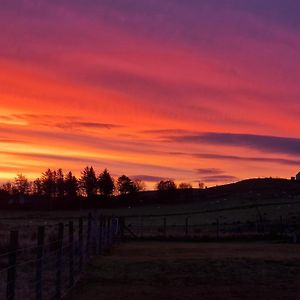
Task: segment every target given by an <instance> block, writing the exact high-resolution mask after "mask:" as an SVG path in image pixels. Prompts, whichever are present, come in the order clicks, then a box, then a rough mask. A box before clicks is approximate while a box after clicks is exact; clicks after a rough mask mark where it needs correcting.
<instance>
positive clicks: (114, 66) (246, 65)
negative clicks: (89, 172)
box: [0, 0, 300, 189]
mask: <svg viewBox="0 0 300 300" xmlns="http://www.w3.org/2000/svg"><path fill="white" fill-rule="evenodd" d="M0 4H1V8H0V28H1V31H0V182H5V181H6V180H8V179H11V178H14V177H15V176H16V173H23V174H25V175H27V176H28V177H29V178H35V177H37V176H39V175H40V173H41V172H43V171H45V170H46V169H47V168H58V167H62V168H63V170H65V171H68V170H72V171H74V172H75V174H76V175H80V170H82V169H83V168H84V167H85V166H86V165H93V166H94V167H95V168H96V169H97V170H98V171H102V170H103V169H104V168H105V167H107V168H108V169H109V171H110V172H111V173H112V174H113V175H114V176H118V175H122V174H123V173H125V174H126V175H128V176H131V177H133V178H135V177H139V178H141V179H144V180H145V181H146V182H147V186H148V188H150V189H151V188H152V187H153V185H154V183H156V182H157V181H159V180H160V179H162V178H172V179H174V180H176V182H181V181H185V182H192V183H194V186H196V185H197V184H196V182H199V181H203V182H205V183H206V185H208V186H211V185H215V184H222V183H228V182H233V181H237V180H240V179H245V178H249V177H269V176H272V177H287V178H288V177H290V176H293V175H295V174H296V173H297V172H298V171H300V2H299V1H294V0H284V1H283V0H251V1H249V0H202V1H199V0H186V1H183V0H97V1H96V0H0Z"/></svg>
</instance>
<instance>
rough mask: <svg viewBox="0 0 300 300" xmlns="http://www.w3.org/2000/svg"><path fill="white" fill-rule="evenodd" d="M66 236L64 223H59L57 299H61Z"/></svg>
mask: <svg viewBox="0 0 300 300" xmlns="http://www.w3.org/2000/svg"><path fill="white" fill-rule="evenodd" d="M63 238H64V224H63V223H59V224H58V239H57V258H56V297H55V298H56V299H57V300H59V299H61V279H62V278H61V274H62V266H61V265H62V249H63Z"/></svg>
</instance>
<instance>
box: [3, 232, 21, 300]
mask: <svg viewBox="0 0 300 300" xmlns="http://www.w3.org/2000/svg"><path fill="white" fill-rule="evenodd" d="M18 241H19V232H18V231H17V230H13V231H11V232H10V242H9V256H8V270H7V289H6V299H7V300H14V299H15V286H16V274H17V268H16V263H17V250H18Z"/></svg>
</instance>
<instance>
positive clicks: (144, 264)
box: [65, 242, 300, 300]
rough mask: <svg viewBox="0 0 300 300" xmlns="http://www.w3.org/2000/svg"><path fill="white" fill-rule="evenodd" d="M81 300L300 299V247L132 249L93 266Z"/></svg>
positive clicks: (79, 292) (77, 294) (162, 245)
mask: <svg viewBox="0 0 300 300" xmlns="http://www.w3.org/2000/svg"><path fill="white" fill-rule="evenodd" d="M75 299H76V300H77V299H78V300H87V299H89V300H94V299H95V300H96V299H99V300H100V299H101V300H108V299H109V300H119V299H122V300H127V299H128V300H140V299H143V300H148V299H149V300H150V299H151V300H152V299H155V300H158V299H162V300H167V299H170V300H171V299H172V300H181V299H201V300H202V299H203V300H208V299H209V300H218V299H220V300H226V299H243V300H244V299H251V300H252V299H255V300H260V299H261V300H268V299H270V300H271V299H272V300H276V299H278V300H286V299H300V246H299V245H290V244H272V243H207V244H205V243H171V242H170V243H166V242H151V243H150V242H144V243H143V242H139V243H127V244H124V245H121V246H118V247H117V248H116V249H115V250H114V251H113V252H112V253H111V254H109V255H107V256H104V257H99V258H95V259H94V260H93V262H92V263H91V265H90V266H89V268H88V271H87V273H86V275H85V276H84V278H83V279H82V280H81V282H80V283H79V284H78V285H77V287H76V288H75V289H74V290H73V292H72V293H71V294H70V295H69V296H68V297H66V298H65V300H75Z"/></svg>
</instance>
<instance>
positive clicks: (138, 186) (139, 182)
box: [133, 179, 146, 192]
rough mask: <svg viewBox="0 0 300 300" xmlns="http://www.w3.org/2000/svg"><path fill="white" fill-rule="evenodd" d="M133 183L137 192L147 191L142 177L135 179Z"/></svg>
mask: <svg viewBox="0 0 300 300" xmlns="http://www.w3.org/2000/svg"><path fill="white" fill-rule="evenodd" d="M133 184H134V187H135V191H136V192H141V191H145V190H146V183H145V182H144V181H143V180H141V179H135V180H134V181H133Z"/></svg>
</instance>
